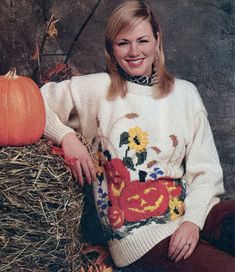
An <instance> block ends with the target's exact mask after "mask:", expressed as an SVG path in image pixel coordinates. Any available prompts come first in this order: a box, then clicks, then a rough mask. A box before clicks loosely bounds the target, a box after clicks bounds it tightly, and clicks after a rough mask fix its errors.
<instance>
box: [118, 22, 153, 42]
mask: <svg viewBox="0 0 235 272" xmlns="http://www.w3.org/2000/svg"><path fill="white" fill-rule="evenodd" d="M143 36H152V37H153V36H154V35H153V30H152V26H151V24H150V23H149V21H148V20H143V21H141V22H138V23H137V24H136V25H134V26H133V27H131V28H129V29H124V30H121V31H120V32H119V33H118V34H117V35H116V37H115V38H114V40H120V39H126V40H131V39H138V38H139V37H143Z"/></svg>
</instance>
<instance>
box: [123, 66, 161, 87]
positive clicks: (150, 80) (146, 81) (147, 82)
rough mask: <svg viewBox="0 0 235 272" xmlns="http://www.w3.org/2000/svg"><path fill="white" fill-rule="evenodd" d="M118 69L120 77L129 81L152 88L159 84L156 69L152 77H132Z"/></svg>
mask: <svg viewBox="0 0 235 272" xmlns="http://www.w3.org/2000/svg"><path fill="white" fill-rule="evenodd" d="M118 68H119V73H120V75H121V76H122V77H123V78H124V79H125V80H127V81H130V82H133V83H136V84H139V85H144V86H152V85H154V84H157V83H158V78H157V72H156V71H155V69H153V72H152V74H151V76H131V75H129V74H127V73H126V72H125V71H124V70H123V69H122V68H121V67H118Z"/></svg>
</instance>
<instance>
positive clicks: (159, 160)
mask: <svg viewBox="0 0 235 272" xmlns="http://www.w3.org/2000/svg"><path fill="white" fill-rule="evenodd" d="M127 84H128V93H127V95H126V97H124V98H120V97H118V98H117V99H115V100H114V101H108V100H106V94H107V90H108V87H109V85H110V78H109V76H108V74H106V73H98V74H92V75H85V76H79V77H73V78H72V79H71V80H66V81H63V82H61V83H48V84H46V85H44V86H43V87H42V94H43V97H44V101H45V106H46V116H47V122H46V129H45V136H46V137H48V138H49V139H51V140H52V141H54V142H55V143H57V144H60V142H61V140H62V138H63V137H64V136H65V135H66V134H67V133H68V132H71V131H74V129H75V130H78V131H80V133H81V134H82V135H83V136H85V137H87V138H88V139H89V138H92V137H93V138H95V139H96V141H95V144H94V146H93V150H94V154H93V160H94V163H95V166H96V170H97V180H96V181H93V191H94V195H95V200H96V206H97V212H98V214H99V216H100V219H101V222H102V224H103V226H104V231H106V232H107V233H109V234H110V240H109V242H108V244H109V248H110V253H111V256H112V258H113V260H114V262H115V264H116V265H117V266H126V265H128V264H130V263H132V262H134V261H136V260H137V259H138V258H140V257H141V256H143V255H144V254H145V253H146V252H147V251H148V250H150V249H151V248H152V247H153V246H155V245H156V244H157V243H159V242H160V241H161V240H163V239H164V238H166V237H168V236H169V235H171V234H172V233H173V232H174V231H175V230H176V229H177V228H178V227H179V226H180V224H181V223H182V222H184V221H191V222H193V223H195V224H197V225H198V226H199V227H200V228H201V229H202V228H203V225H204V222H205V219H206V216H207V214H208V212H209V211H210V209H211V208H212V206H213V205H215V204H216V203H217V202H218V201H219V199H218V198H217V197H216V195H218V194H221V193H223V192H224V188H223V182H222V169H221V166H220V163H219V159H218V155H217V151H216V148H215V144H214V140H213V136H212V133H211V129H210V126H209V123H208V120H207V113H206V110H205V107H204V106H203V103H202V100H201V98H200V96H199V94H198V92H197V89H196V88H195V86H194V85H193V84H191V83H189V82H187V81H184V80H180V79H176V80H175V86H174V89H173V91H172V92H171V93H170V94H169V95H168V96H166V97H165V98H162V99H153V97H152V91H153V87H149V86H141V85H137V84H135V83H131V82H128V83H127Z"/></svg>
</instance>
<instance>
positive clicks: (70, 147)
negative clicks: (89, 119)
mask: <svg viewBox="0 0 235 272" xmlns="http://www.w3.org/2000/svg"><path fill="white" fill-rule="evenodd" d="M61 146H62V149H63V152H64V156H65V157H66V158H68V159H69V160H70V168H71V171H72V173H73V176H74V177H75V178H76V180H78V182H79V184H80V185H82V184H83V174H84V175H85V177H86V180H87V182H88V183H89V184H91V181H92V179H93V180H95V179H96V172H95V167H94V165H93V162H92V160H91V156H90V154H89V153H88V151H87V149H86V147H85V146H84V145H83V144H82V143H81V141H79V140H78V138H77V136H76V135H75V133H73V132H70V133H68V134H66V135H65V136H64V137H63V139H62V141H61Z"/></svg>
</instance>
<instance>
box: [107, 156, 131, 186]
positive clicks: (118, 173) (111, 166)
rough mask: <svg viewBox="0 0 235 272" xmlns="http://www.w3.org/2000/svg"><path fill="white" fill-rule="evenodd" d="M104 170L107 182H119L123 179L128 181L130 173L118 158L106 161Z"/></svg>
mask: <svg viewBox="0 0 235 272" xmlns="http://www.w3.org/2000/svg"><path fill="white" fill-rule="evenodd" d="M105 172H106V175H107V178H108V182H111V183H114V184H119V183H121V182H122V181H125V183H128V182H129V181H130V173H129V171H128V170H127V169H126V167H125V165H124V164H123V162H122V160H120V159H113V160H111V161H108V162H107V163H106V164H105Z"/></svg>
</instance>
